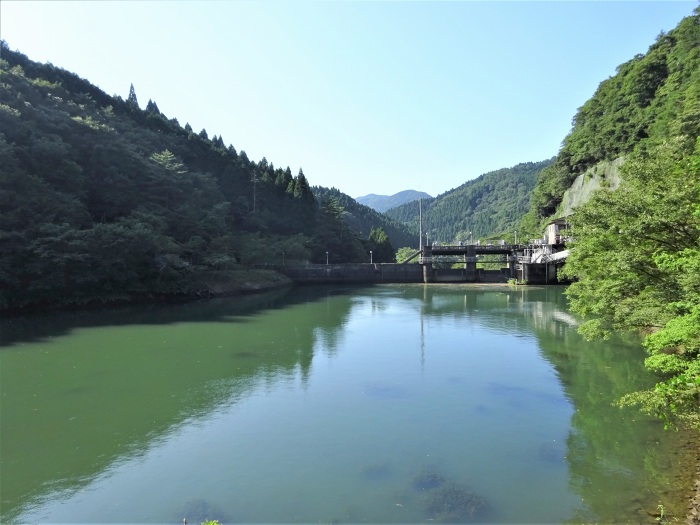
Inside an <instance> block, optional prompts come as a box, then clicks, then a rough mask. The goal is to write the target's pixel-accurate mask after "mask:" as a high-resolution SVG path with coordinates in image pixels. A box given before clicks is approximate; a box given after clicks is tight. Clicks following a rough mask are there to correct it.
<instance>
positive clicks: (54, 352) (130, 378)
mask: <svg viewBox="0 0 700 525" xmlns="http://www.w3.org/2000/svg"><path fill="white" fill-rule="evenodd" d="M577 324H578V320H577V319H576V318H574V317H573V316H571V315H570V314H569V313H567V310H566V300H565V297H564V296H563V288H562V287H548V288H544V287H543V288H536V287H518V288H515V287H506V286H503V287H501V286H496V285H494V286H477V285H444V286H441V285H386V286H375V287H371V288H344V287H311V288H301V289H292V290H280V291H276V292H273V293H270V294H265V295H259V296H249V297H242V298H241V297H236V298H226V299H217V300H211V301H206V302H198V303H191V304H181V305H165V306H163V305H159V306H150V307H137V308H136V307H135V308H124V309H118V310H110V311H93V312H80V313H75V312H74V313H60V314H45V315H36V316H28V317H22V318H14V319H4V320H2V321H1V325H0V328H1V329H2V332H1V333H0V344H1V345H2V346H1V347H0V396H1V397H0V488H1V491H0V492H1V497H2V501H1V505H2V506H1V507H0V513H1V514H0V521H2V523H127V522H128V523H173V524H177V523H182V520H183V518H187V522H188V523H190V524H193V523H199V522H201V521H203V520H205V519H210V520H214V519H217V520H219V522H220V523H253V522H265V523H329V522H335V523H360V522H371V523H416V522H425V523H427V522H435V521H437V522H479V523H593V522H601V523H655V518H654V516H653V512H652V511H654V510H656V509H657V508H659V507H658V505H663V508H664V511H665V512H666V513H667V514H672V513H675V515H676V516H679V519H680V518H683V517H684V516H683V511H684V505H685V501H684V497H685V493H684V490H685V489H687V488H688V487H689V485H686V486H683V484H684V483H685V481H684V478H683V477H682V476H683V475H684V474H683V472H684V471H687V470H688V469H687V468H685V469H684V468H683V467H684V465H686V466H687V463H685V462H686V461H687V460H688V458H687V457H685V456H684V455H683V454H682V453H681V452H679V447H678V441H679V439H680V437H679V435H678V434H676V433H673V432H668V431H664V430H663V428H662V426H661V425H660V424H659V423H658V422H657V421H654V420H651V419H649V418H646V417H643V416H642V415H640V413H639V412H638V411H637V410H636V409H634V408H630V409H620V408H618V407H616V406H614V405H613V403H614V401H615V400H616V399H617V398H619V397H620V396H621V395H622V394H624V393H626V392H628V391H630V390H635V389H640V388H644V387H647V386H649V385H652V384H653V382H654V378H653V377H650V376H649V374H648V373H646V372H645V371H644V369H643V366H642V361H643V357H644V355H643V352H642V351H641V350H640V347H639V341H638V340H634V339H632V340H622V339H614V340H610V341H604V342H586V341H584V340H583V339H582V337H581V336H580V335H578V333H577V332H576V326H577ZM679 480H680V481H679Z"/></svg>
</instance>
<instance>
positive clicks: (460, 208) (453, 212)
mask: <svg viewBox="0 0 700 525" xmlns="http://www.w3.org/2000/svg"><path fill="white" fill-rule="evenodd" d="M552 162H554V158H552V159H548V160H543V161H540V162H523V163H520V164H517V165H515V166H513V167H511V168H502V169H500V170H496V171H491V172H489V173H484V174H483V175H480V176H479V177H477V178H476V179H472V180H469V181H467V182H465V183H464V184H462V185H461V186H459V187H457V188H455V189H453V190H450V191H448V192H445V193H443V194H442V195H438V196H437V197H435V198H430V199H426V200H424V201H423V208H422V212H423V213H422V215H423V217H422V219H423V233H424V234H426V233H427V234H428V235H429V237H430V239H432V240H437V241H440V242H454V241H460V240H468V239H478V238H488V237H491V238H504V239H511V240H512V239H513V238H514V236H515V233H514V232H515V230H516V229H517V228H518V221H519V220H520V218H521V217H522V216H523V215H524V214H525V213H526V212H527V210H528V208H529V204H530V194H531V192H532V188H533V187H534V186H535V183H536V181H537V176H538V174H539V172H540V171H541V170H542V169H543V168H546V167H547V166H549V165H551V164H552ZM386 215H387V216H388V217H390V218H391V219H393V220H395V221H396V222H399V223H402V224H404V225H406V226H407V227H408V228H410V229H411V230H414V231H417V230H418V215H419V207H418V204H410V203H407V204H403V205H401V206H397V207H395V208H392V209H390V210H388V211H387V212H386Z"/></svg>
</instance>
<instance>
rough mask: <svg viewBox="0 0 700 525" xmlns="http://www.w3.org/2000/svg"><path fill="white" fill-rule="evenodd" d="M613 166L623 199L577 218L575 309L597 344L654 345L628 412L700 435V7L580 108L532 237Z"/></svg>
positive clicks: (593, 202) (536, 211) (571, 273)
mask: <svg viewBox="0 0 700 525" xmlns="http://www.w3.org/2000/svg"><path fill="white" fill-rule="evenodd" d="M616 158H620V159H621V161H622V162H621V163H619V162H618V164H621V165H620V168H619V175H620V182H619V186H618V187H617V189H615V190H612V191H611V190H610V189H607V188H605V187H604V186H603V189H601V190H598V191H597V192H595V193H594V194H593V196H592V197H591V198H590V200H588V201H587V202H585V203H584V204H582V205H580V206H578V207H576V208H574V209H573V215H571V216H570V217H569V223H570V224H571V226H572V235H573V239H574V240H573V243H571V244H570V248H571V254H570V256H569V258H568V259H567V262H566V265H565V266H564V272H565V273H566V275H567V276H568V277H570V278H572V279H574V280H575V282H574V283H573V284H572V285H571V286H570V287H569V288H568V290H567V295H568V296H569V299H570V305H571V309H572V310H573V311H574V312H575V313H578V314H580V315H581V316H583V317H584V318H585V319H586V322H585V323H584V324H583V325H582V326H581V328H580V330H581V332H582V333H584V334H585V335H586V336H588V337H605V336H607V335H608V334H609V333H610V332H612V331H619V330H638V331H642V333H644V334H646V336H645V339H644V347H645V349H646V350H647V352H648V357H647V358H646V360H645V364H646V366H647V367H648V368H650V369H652V370H653V371H655V372H656V373H657V374H658V377H659V382H658V383H657V384H656V386H655V387H654V388H652V389H650V390H647V391H643V392H634V393H630V394H629V395H627V396H625V397H624V398H623V399H622V400H621V404H622V405H625V404H639V405H641V406H642V408H643V410H644V411H646V412H648V413H650V414H653V415H656V416H658V417H660V418H662V419H663V420H664V421H665V422H666V424H668V425H669V426H677V425H684V426H689V427H694V428H696V429H700V7H698V8H696V9H695V11H694V14H693V15H692V16H689V17H686V18H685V19H683V20H682V21H681V22H680V23H679V24H678V26H677V27H676V28H675V29H673V30H672V31H669V32H668V33H662V34H661V35H659V37H658V38H657V39H656V42H655V43H654V44H653V45H651V47H650V48H649V50H648V52H647V53H646V54H645V55H637V56H635V57H634V58H633V59H632V60H630V61H628V62H626V63H624V64H622V65H621V66H619V67H618V68H617V74H616V75H615V76H613V77H611V78H609V79H607V80H604V81H603V82H601V84H600V86H599V87H598V89H597V90H596V92H595V94H594V95H593V97H591V99H590V100H588V101H587V102H586V103H585V104H584V105H583V106H582V107H581V108H579V110H578V112H577V113H576V116H575V117H574V120H573V127H572V130H571V132H570V133H569V135H568V136H567V137H566V138H565V139H564V141H563V145H562V148H561V151H560V152H559V155H558V156H557V159H556V162H555V163H554V164H553V165H552V166H550V167H548V168H546V169H545V170H543V172H542V173H541V175H540V177H539V179H538V182H537V186H536V187H535V189H534V191H533V198H532V207H531V209H530V211H529V213H528V215H527V217H526V218H525V220H524V221H523V227H525V228H528V229H531V230H537V229H539V228H540V227H541V225H542V223H543V222H545V221H546V220H547V219H548V218H551V217H552V216H554V215H557V214H558V213H560V203H561V202H562V198H563V194H564V191H565V190H566V189H567V188H568V187H569V186H570V185H571V182H572V181H573V180H574V179H575V178H576V177H577V176H578V175H579V174H582V173H584V172H586V170H587V169H588V168H592V167H596V168H597V166H598V164H599V163H601V162H602V161H611V160H613V159H616Z"/></svg>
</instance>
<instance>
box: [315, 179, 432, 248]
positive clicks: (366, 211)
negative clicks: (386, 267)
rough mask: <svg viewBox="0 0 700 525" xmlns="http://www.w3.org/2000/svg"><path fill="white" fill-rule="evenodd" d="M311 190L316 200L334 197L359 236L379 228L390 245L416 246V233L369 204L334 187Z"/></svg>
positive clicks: (367, 234)
mask: <svg viewBox="0 0 700 525" xmlns="http://www.w3.org/2000/svg"><path fill="white" fill-rule="evenodd" d="M311 191H312V192H313V194H314V196H315V197H316V200H317V201H318V202H323V201H324V200H325V199H334V200H335V201H336V202H337V203H338V205H339V206H340V207H341V208H342V218H343V221H344V222H345V223H346V224H348V225H349V226H350V228H351V229H352V230H353V231H355V232H357V233H359V234H360V236H361V237H363V238H367V237H369V235H370V233H371V231H372V230H373V229H381V230H383V231H384V232H385V233H386V235H387V237H388V238H389V241H390V242H391V244H392V246H394V247H396V248H398V247H401V246H415V247H418V234H417V233H414V232H413V231H411V230H410V229H409V228H407V227H406V226H405V225H404V224H401V223H399V222H396V221H394V220H392V219H390V218H389V217H387V216H386V215H384V214H382V213H379V212H377V211H375V210H374V209H372V208H371V207H370V206H366V205H363V204H360V203H359V202H358V201H357V200H355V199H353V198H352V197H350V196H349V195H346V194H345V193H342V192H341V191H339V190H337V189H335V188H330V189H329V188H323V187H321V186H314V187H312V188H311ZM426 195H427V194H426Z"/></svg>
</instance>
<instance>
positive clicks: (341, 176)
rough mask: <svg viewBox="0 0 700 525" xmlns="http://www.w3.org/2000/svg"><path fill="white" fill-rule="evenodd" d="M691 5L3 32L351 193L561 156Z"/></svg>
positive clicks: (111, 12) (440, 184)
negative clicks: (613, 84)
mask: <svg viewBox="0 0 700 525" xmlns="http://www.w3.org/2000/svg"><path fill="white" fill-rule="evenodd" d="M697 5H698V2H697V1H696V0H686V1H642V2H639V1H623V2H608V1H580V2H574V1H545V2H529V1H491V2H485V1H482V2H472V1H445V2H436V1H422V2H421V1H384V2H374V1H345V2H340V1H321V0H316V1H310V0H284V1H276V0H258V1H255V2H248V1H226V0H219V1H212V2H208V1H196V2H195V1H187V0H178V1H156V0H152V1H114V2H112V1H93V2H89V1H79V2H64V1H55V0H54V1H49V2H41V1H23V0H22V1H20V0H2V1H1V2H0V37H1V38H2V39H4V40H6V41H7V42H8V44H9V46H10V47H11V48H12V49H17V50H19V51H21V52H22V53H24V54H26V55H27V56H28V57H29V58H31V59H32V60H36V61H39V62H51V63H53V64H54V65H56V66H59V67H62V68H64V69H67V70H69V71H73V72H75V73H77V74H78V75H79V76H81V77H83V78H85V79H87V80H89V81H90V82H92V83H93V84H96V85H97V86H99V87H100V88H101V89H102V90H104V91H105V92H107V93H108V94H110V95H112V94H116V95H120V96H122V97H123V98H126V97H127V95H128V93H129V85H130V84H131V83H133V84H134V88H135V90H136V95H137V97H138V100H139V103H140V105H141V107H142V108H143V107H145V106H146V103H147V102H148V99H153V100H154V101H155V102H156V103H157V104H158V107H159V109H160V110H161V111H162V112H163V113H164V114H165V115H166V116H167V117H168V118H173V117H174V118H177V119H178V121H179V122H180V124H182V125H184V124H185V123H186V122H189V123H190V125H191V126H192V127H193V128H194V130H195V131H199V130H201V129H202V128H205V129H206V130H207V133H208V134H209V136H210V137H212V136H213V135H220V136H222V137H223V139H224V142H225V143H226V144H227V145H228V144H233V146H234V147H235V148H236V149H237V150H239V151H240V150H245V151H246V153H247V154H248V157H249V158H251V159H252V160H256V161H257V160H260V159H261V158H262V157H265V158H267V160H268V161H269V162H272V163H273V164H274V165H275V166H277V167H286V166H289V167H290V168H291V169H292V172H293V173H294V174H296V173H297V172H298V170H299V168H300V167H301V168H303V170H304V173H305V175H306V176H307V178H308V179H309V181H310V183H311V184H312V185H320V186H326V187H335V188H338V189H339V190H340V191H342V192H344V193H347V194H349V195H351V196H353V197H358V196H361V195H365V194H369V193H376V194H381V195H392V194H394V193H397V192H399V191H402V190H406V189H415V190H420V191H425V192H427V193H430V194H431V195H434V196H435V195H438V194H441V193H444V192H445V191H448V190H450V189H452V188H456V187H457V186H459V185H461V184H463V183H464V182H466V181H467V180H470V179H473V178H475V177H478V176H479V175H481V174H482V173H486V172H489V171H493V170H496V169H499V168H505V167H511V166H513V165H515V164H518V163H520V162H527V161H540V160H544V159H547V158H549V157H552V156H554V155H556V154H557V152H558V150H559V147H560V145H561V141H562V139H563V138H564V137H565V135H566V134H567V133H568V132H569V130H570V129H571V119H572V117H573V116H574V114H575V113H576V110H577V108H578V107H580V106H581V105H582V104H583V103H584V102H585V101H586V100H587V99H588V98H590V97H591V95H593V93H594V91H595V89H596V88H597V86H598V84H599V83H600V82H601V81H602V80H604V79H606V78H608V77H610V76H612V75H614V74H615V68H616V67H617V66H618V65H620V64H622V63H623V62H626V61H628V60H629V59H631V58H632V57H633V56H634V55H635V54H637V53H645V52H646V51H647V49H648V48H649V46H650V45H651V44H652V43H653V42H654V41H655V39H656V36H657V35H658V34H659V33H660V32H661V31H662V30H664V31H669V30H671V29H673V28H674V27H675V26H676V25H677V24H678V22H679V21H680V20H681V19H682V18H683V17H685V16H689V15H691V14H692V12H693V9H694V8H695V7H696V6H697Z"/></svg>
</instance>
